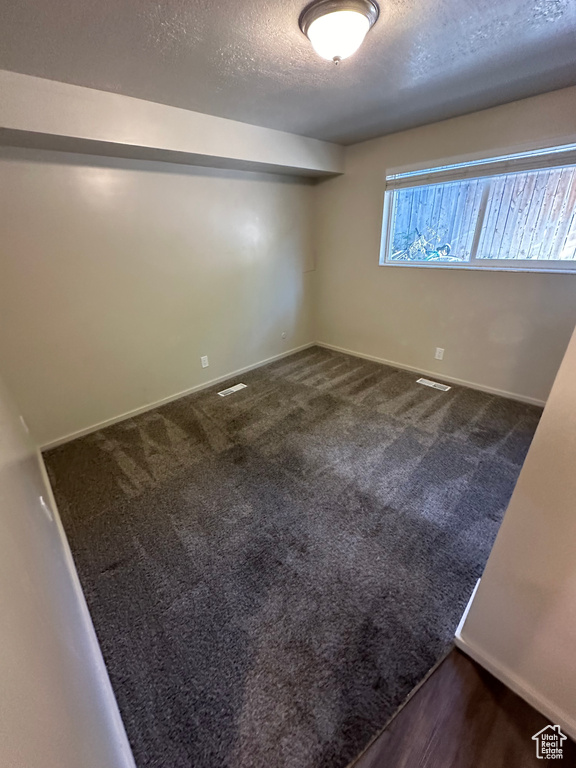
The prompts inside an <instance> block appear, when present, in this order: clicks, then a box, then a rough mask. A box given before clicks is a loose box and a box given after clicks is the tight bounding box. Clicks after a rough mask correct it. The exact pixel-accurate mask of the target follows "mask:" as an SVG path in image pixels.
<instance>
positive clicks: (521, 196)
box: [476, 168, 576, 261]
mask: <svg viewBox="0 0 576 768" xmlns="http://www.w3.org/2000/svg"><path fill="white" fill-rule="evenodd" d="M476 258H477V259H530V260H534V261H551V260H568V261H573V260H574V259H576V169H575V168H554V169H552V170H547V171H533V172H530V173H518V174H512V175H508V176H495V177H493V178H492V179H491V180H490V193H489V196H488V203H487V207H486V214H485V216H484V224H483V226H482V234H481V237H480V241H479V243H478V251H477V253H476Z"/></svg>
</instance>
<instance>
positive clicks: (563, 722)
mask: <svg viewBox="0 0 576 768" xmlns="http://www.w3.org/2000/svg"><path fill="white" fill-rule="evenodd" d="M467 611H468V607H467V608H466V612H467ZM460 630H461V627H459V628H458V632H457V633H456V636H455V643H456V647H457V648H459V649H460V650H461V651H462V652H463V653H465V654H466V655H467V656H469V657H470V658H471V659H473V660H474V661H475V662H477V663H478V664H480V666H482V667H484V669H487V670H488V672H490V674H492V675H494V677H496V678H497V679H498V680H500V682H501V683H504V685H505V686H507V687H508V688H510V690H511V691H513V692H514V693H516V694H518V696H520V698H521V699H524V701H526V702H528V704H530V705H531V706H532V707H534V709H536V710H538V712H541V713H542V714H543V715H544V716H545V717H547V718H548V719H549V720H550V722H551V723H555V724H557V725H559V726H560V727H561V728H562V729H563V730H564V731H565V732H566V733H567V734H568V735H569V736H570V737H571V738H572V739H575V740H576V721H575V720H573V719H571V717H570V715H569V714H568V713H567V712H564V711H563V710H562V709H559V708H558V707H557V706H556V705H555V704H554V703H553V702H551V701H550V700H549V699H547V698H545V697H544V696H541V695H540V694H539V693H538V691H535V690H534V689H533V688H532V687H531V686H530V685H528V684H527V683H525V682H524V681H523V680H522V679H521V678H519V677H518V676H517V675H515V674H514V673H513V672H511V671H510V670H509V669H507V668H505V667H503V666H502V665H501V664H499V663H498V662H497V661H495V659H494V658H492V657H491V656H489V655H488V654H486V653H484V651H482V650H481V649H480V648H478V646H475V645H473V644H471V643H469V642H468V641H467V640H465V639H464V638H463V637H462V635H461V633H460Z"/></svg>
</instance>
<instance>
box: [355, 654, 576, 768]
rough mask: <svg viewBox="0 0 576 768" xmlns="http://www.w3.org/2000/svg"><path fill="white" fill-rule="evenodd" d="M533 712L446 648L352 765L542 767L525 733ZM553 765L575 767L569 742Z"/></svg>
mask: <svg viewBox="0 0 576 768" xmlns="http://www.w3.org/2000/svg"><path fill="white" fill-rule="evenodd" d="M546 725H548V720H546V719H545V718H544V717H543V716H542V715H541V714H540V713H539V712H536V710H535V709H533V708H532V707H531V706H529V705H528V704H526V702H524V701H523V700H522V699H520V698H519V697H518V696H516V694H514V693H512V691H510V690H509V689H508V688H506V686H505V685H503V684H502V683H500V682H499V681H498V680H496V678H495V677H493V676H492V675H490V674H489V673H488V672H486V671H485V670H484V669H482V667H480V666H479V665H478V664H475V663H474V662H473V661H471V660H470V659H468V657H466V656H465V655H464V654H462V653H460V651H457V650H454V651H452V653H451V654H450V655H449V656H448V657H447V658H446V659H445V660H444V661H443V662H442V664H441V665H440V666H439V667H438V669H437V670H436V671H435V672H434V673H433V674H432V675H431V676H430V678H429V679H428V680H427V681H426V682H425V683H424V685H423V686H422V687H421V688H420V690H418V691H417V692H416V693H415V694H414V696H413V697H412V698H411V699H410V701H409V702H408V703H407V704H406V706H405V707H404V708H403V709H402V710H401V711H400V712H399V713H398V715H397V716H396V717H395V718H394V720H392V722H391V723H390V725H389V726H388V727H387V728H386V730H385V731H383V732H382V733H381V734H380V736H379V737H378V738H377V739H376V741H375V742H374V743H373V744H372V745H371V747H369V749H368V750H367V751H366V752H365V753H364V754H363V755H361V756H360V758H359V759H358V760H356V762H355V763H353V766H354V768H531V766H535V768H536V766H542V765H543V764H544V763H543V761H542V760H538V758H537V757H536V749H535V744H536V742H534V741H532V736H533V735H534V734H535V733H537V732H538V731H539V730H540V729H541V728H544V726H546ZM563 749H564V756H563V759H562V760H556V761H555V763H557V764H560V765H562V766H565V768H567V766H576V744H575V743H574V742H572V741H570V740H568V741H565V742H564V745H563Z"/></svg>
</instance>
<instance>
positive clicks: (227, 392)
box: [218, 384, 246, 397]
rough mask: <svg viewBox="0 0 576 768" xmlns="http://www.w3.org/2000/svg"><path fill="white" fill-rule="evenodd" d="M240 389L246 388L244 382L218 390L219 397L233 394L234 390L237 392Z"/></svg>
mask: <svg viewBox="0 0 576 768" xmlns="http://www.w3.org/2000/svg"><path fill="white" fill-rule="evenodd" d="M241 389H246V384H235V385H234V386H233V387H228V389H223V390H222V391H221V392H218V394H219V395H220V397H228V395H233V394H234V392H238V391H239V390H241Z"/></svg>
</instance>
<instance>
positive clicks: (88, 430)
mask: <svg viewBox="0 0 576 768" xmlns="http://www.w3.org/2000/svg"><path fill="white" fill-rule="evenodd" d="M314 346H316V343H315V342H313V341H311V342H309V343H308V344H302V346H300V347H295V348H294V349H289V350H288V351H287V352H281V353H280V354H279V355H273V356H272V357H268V358H266V360H260V361H259V362H258V363H254V364H253V365H247V366H245V367H244V368H238V369H237V370H236V371H230V373H226V374H224V375H223V376H218V377H217V378H215V379H210V381H204V382H202V384H196V385H195V386H193V387H189V389H185V390H183V391H182V392H176V393H175V394H174V395H169V396H168V397H163V398H162V399H161V400H155V401H154V402H153V403H147V404H146V405H143V406H141V407H139V408H134V409H133V410H131V411H126V413H122V414H120V415H119V416H113V417H112V418H110V419H105V420H104V421H100V422H98V424H92V425H91V426H90V427H85V428H84V429H79V430H78V431H77V432H71V433H70V434H69V435H64V436H63V437H59V438H57V439H56V440H51V441H50V442H49V443H45V444H44V445H41V446H40V451H42V452H43V451H49V450H50V449H51V448H57V447H58V446H59V445H64V443H69V442H71V441H72V440H76V439H77V438H79V437H84V435H89V434H91V433H92V432H98V430H100V429H104V427H110V426H112V424H118V423H119V422H120V421H125V420H126V419H131V418H132V417H134V416H138V415H139V414H141V413H146V412H147V411H152V410H154V408H158V407H159V406H161V405H166V403H171V402H173V401H174V400H179V399H180V398H181V397H186V395H191V394H192V393H193V392H200V391H201V390H202V389H208V387H212V386H214V384H219V383H220V382H221V381H227V380H228V379H232V378H234V377H235V376H240V375H241V374H243V373H248V371H253V370H255V369H256V368H261V367H262V366H263V365H267V364H268V363H273V362H274V361H275V360H281V359H282V358H283V357H288V356H289V355H294V354H295V353H296V352H301V351H302V350H304V349H309V348H310V347H314Z"/></svg>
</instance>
